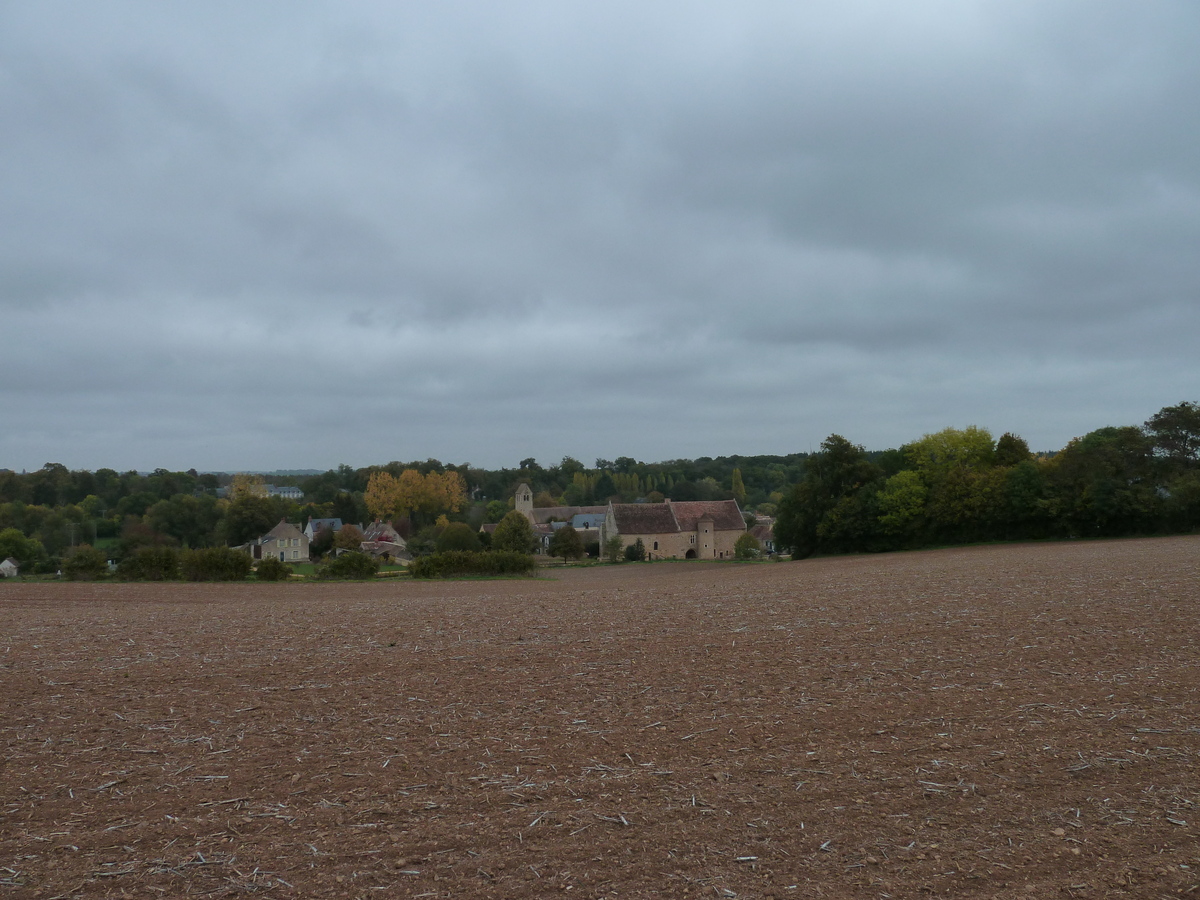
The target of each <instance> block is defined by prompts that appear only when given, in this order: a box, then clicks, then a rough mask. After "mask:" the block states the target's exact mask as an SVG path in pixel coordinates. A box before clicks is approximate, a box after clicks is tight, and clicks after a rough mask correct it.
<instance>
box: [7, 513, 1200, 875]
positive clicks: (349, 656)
mask: <svg viewBox="0 0 1200 900" xmlns="http://www.w3.org/2000/svg"><path fill="white" fill-rule="evenodd" d="M1198 604H1200V538H1194V537H1192V538H1173V539H1162V540H1147V541H1122V542H1105V543H1082V544H1080V543H1076V544H1059V545H1034V546H1006V547H988V548H975V549H967V550H947V551H935V552H927V553H912V554H893V555H887V556H875V557H851V558H841V559H827V560H815V561H805V562H796V563H790V562H789V563H778V564H774V563H765V564H756V565H738V564H728V563H726V564H715V563H714V564H704V563H655V564H650V565H626V566H620V567H598V568H591V569H564V570H557V571H554V572H553V573H552V575H551V576H550V577H548V578H545V579H541V580H538V581H533V582H530V581H478V582H452V583H444V584H422V583H410V582H385V583H378V584H366V585H361V584H356V585H343V586H338V585H330V584H303V585H299V584H298V585H279V586H275V585H261V586H254V585H235V586H188V585H169V586H153V585H122V584H97V585H70V584H62V585H59V584H53V585H51V584H3V585H0V625H2V626H3V630H2V631H0V689H2V690H3V692H4V706H3V710H4V713H3V718H2V720H0V746H2V748H3V756H4V764H3V765H4V768H3V772H2V773H0V897H3V896H5V895H8V896H14V897H40V898H50V897H126V896H128V897H134V896H136V897H146V896H155V895H157V896H161V897H177V896H187V895H197V896H238V895H242V894H248V893H252V892H258V893H260V894H263V895H266V896H270V897H347V898H349V897H364V898H365V897H386V896H406V897H497V898H499V897H504V898H512V897H547V896H560V895H562V896H568V895H569V896H580V897H590V898H596V897H604V896H622V897H626V896H640V897H647V896H666V897H712V896H714V895H715V896H717V897H744V898H751V897H757V898H765V897H778V898H789V897H796V898H800V897H806V898H807V897H830V898H835V897H889V896H890V897H896V898H911V897H917V896H920V895H922V894H923V893H929V894H953V895H956V896H965V897H989V898H990V897H1055V896H1062V897H1094V898H1100V897H1114V896H1130V897H1178V896H1180V895H1187V894H1189V893H1191V892H1198V891H1200V846H1198V843H1197V836H1198V834H1200V828H1197V825H1198V824H1200V774H1198V773H1197V765H1198V764H1200V697H1198V696H1197V688H1198V686H1200V652H1198V650H1200V648H1198V646H1197V633H1198V632H1197V616H1198V613H1200V606H1198ZM568 892H569V894H568ZM1195 895H1196V896H1200V893H1197V894H1195Z"/></svg>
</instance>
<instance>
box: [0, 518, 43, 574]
mask: <svg viewBox="0 0 1200 900" xmlns="http://www.w3.org/2000/svg"><path fill="white" fill-rule="evenodd" d="M10 556H11V557H12V558H13V559H15V560H16V561H17V562H18V563H19V564H20V567H21V570H22V571H24V572H26V573H29V572H33V571H35V570H36V569H37V568H38V567H40V566H43V565H44V564H45V562H46V549H45V547H43V546H42V542H41V541H39V540H36V539H34V538H28V537H25V535H24V534H23V533H22V532H21V531H20V530H19V529H17V528H5V529H4V530H3V531H0V560H5V559H8V558H9V557H10Z"/></svg>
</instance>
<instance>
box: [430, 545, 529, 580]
mask: <svg viewBox="0 0 1200 900" xmlns="http://www.w3.org/2000/svg"><path fill="white" fill-rule="evenodd" d="M535 571H537V560H535V559H534V558H533V557H532V556H530V555H529V554H528V553H518V552H517V551H515V550H485V551H482V552H472V551H468V550H450V551H447V552H445V553H434V554H432V555H430V556H422V557H421V558H420V559H414V560H413V561H412V563H411V564H409V567H408V574H409V575H411V576H412V577H413V578H453V577H455V576H461V575H532V574H533V573H534V572H535Z"/></svg>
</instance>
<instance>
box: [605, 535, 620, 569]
mask: <svg viewBox="0 0 1200 900" xmlns="http://www.w3.org/2000/svg"><path fill="white" fill-rule="evenodd" d="M622 549H623V542H622V541H621V536H620V535H619V534H614V535H613V536H612V537H610V538H609V539H608V540H606V541H605V542H604V558H605V559H607V560H608V561H609V562H610V563H615V562H620V561H621V550H622Z"/></svg>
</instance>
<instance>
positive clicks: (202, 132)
mask: <svg viewBox="0 0 1200 900" xmlns="http://www.w3.org/2000/svg"><path fill="white" fill-rule="evenodd" d="M1197 47H1200V4H1197V3H1195V2H1194V0H1181V2H1174V3H1173V2H1154V0H1143V2H1140V3H1127V2H1121V3H1116V2H1107V0H1080V2H1054V0H996V2H975V0H944V2H933V0H912V2H908V3H903V4H901V3H895V2H890V0H879V2H869V0H829V2H804V0H786V2H755V0H738V2H736V3H694V2H659V3H653V2H652V3H646V2H645V0H640V2H637V3H633V2H623V0H615V2H614V0H609V2H606V3H603V4H600V3H589V4H582V3H574V2H564V0H547V2H542V3H538V2H522V0H507V2H504V3H489V2H472V3H467V2H454V0H439V2H436V3H430V2H420V3H416V2H412V3H408V2H382V0H381V2H346V0H340V2H337V3H327V4H326V3H295V2H242V0H239V2H214V0H208V2H204V3H162V2H140V3H122V2H114V0H106V2H104V3H95V2H87V3H83V2H80V3H64V2H55V0H37V2H32V0H31V2H4V0H0V467H8V468H14V469H17V470H21V469H35V468H39V467H40V466H41V465H42V464H43V463H46V462H61V463H63V464H65V465H67V466H69V467H70V468H86V469H95V468H98V467H102V466H109V467H113V468H116V469H120V470H125V469H131V468H138V469H149V468H155V467H159V466H162V467H165V468H169V469H186V468H189V467H195V468H198V469H201V470H205V469H208V470H245V469H274V468H318V469H325V468H329V467H333V466H336V465H338V464H339V463H342V462H346V463H350V464H351V465H355V466H362V465H367V464H371V463H383V462H387V461H389V460H411V459H425V458H427V457H437V458H439V459H441V460H443V461H445V462H466V461H469V462H471V463H473V464H475V465H479V466H487V467H500V466H514V465H516V463H517V462H518V461H519V460H520V459H522V458H524V457H527V456H533V457H536V458H537V459H538V460H539V461H540V462H542V463H543V464H550V463H553V462H556V461H557V460H559V459H560V458H561V457H562V456H564V455H567V454H569V455H571V456H574V457H576V458H578V459H580V460H583V461H584V462H585V463H586V464H588V465H591V464H592V462H593V460H595V459H596V458H597V457H606V458H613V457H616V456H633V457H636V458H638V459H642V460H646V461H653V460H664V459H672V458H680V457H696V456H717V455H726V454H732V453H742V454H759V453H791V452H797V451H808V450H813V449H816V448H817V447H818V446H819V444H820V442H821V441H822V440H823V439H824V438H825V437H826V436H827V435H829V434H830V433H833V432H837V433H840V434H843V435H845V436H846V437H848V438H849V439H851V440H852V441H854V442H856V443H861V444H864V445H865V446H867V447H868V448H869V449H884V448H886V447H891V446H897V445H899V444H901V443H903V442H905V441H908V440H912V439H914V438H917V437H920V436H921V435H922V434H924V433H927V432H930V431H936V430H939V429H942V428H945V427H947V426H955V427H965V426H967V425H972V424H974V425H979V426H981V427H986V428H989V429H990V430H991V431H992V432H993V434H995V435H997V436H998V435H999V434H1001V433H1002V432H1005V431H1013V432H1016V433H1019V434H1021V435H1023V436H1024V437H1025V438H1026V439H1027V440H1028V441H1029V443H1030V445H1031V446H1032V447H1033V448H1034V449H1041V450H1054V449H1059V448H1061V447H1062V446H1063V445H1064V444H1065V443H1066V442H1067V441H1068V440H1070V439H1071V438H1072V437H1075V436H1078V435H1082V434H1084V433H1086V432H1088V431H1091V430H1093V429H1095V428H1099V427H1102V426H1105V425H1127V424H1139V423H1141V422H1142V421H1144V420H1145V419H1146V418H1148V417H1149V416H1150V415H1151V414H1153V413H1154V412H1156V411H1157V410H1158V409H1160V408H1161V407H1163V406H1166V405H1170V404H1175V403H1178V402H1180V401H1182V400H1195V401H1200V346H1198V345H1200V339H1198V338H1200V296H1198V288H1200V52H1197Z"/></svg>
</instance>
